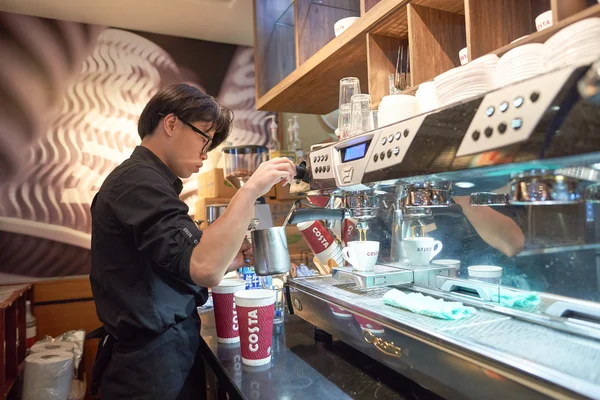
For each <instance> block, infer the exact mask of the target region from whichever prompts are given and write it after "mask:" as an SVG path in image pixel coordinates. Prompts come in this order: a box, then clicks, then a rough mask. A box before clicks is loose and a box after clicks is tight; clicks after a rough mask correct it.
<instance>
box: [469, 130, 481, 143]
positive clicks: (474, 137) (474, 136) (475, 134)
mask: <svg viewBox="0 0 600 400" xmlns="http://www.w3.org/2000/svg"><path fill="white" fill-rule="evenodd" d="M479 136H481V132H479V131H475V132H473V133H472V134H471V137H472V138H473V140H475V141H478V140H479Z"/></svg>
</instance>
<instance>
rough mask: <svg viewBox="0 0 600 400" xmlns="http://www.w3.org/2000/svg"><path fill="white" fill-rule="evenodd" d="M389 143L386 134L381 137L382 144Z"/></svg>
mask: <svg viewBox="0 0 600 400" xmlns="http://www.w3.org/2000/svg"><path fill="white" fill-rule="evenodd" d="M386 143H387V138H386V137H385V136H384V137H383V138H381V145H382V146H383V145H385V144H386Z"/></svg>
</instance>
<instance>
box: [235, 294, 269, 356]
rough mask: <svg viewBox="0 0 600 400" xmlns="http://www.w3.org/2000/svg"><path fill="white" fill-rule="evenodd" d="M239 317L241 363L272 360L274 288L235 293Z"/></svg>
mask: <svg viewBox="0 0 600 400" xmlns="http://www.w3.org/2000/svg"><path fill="white" fill-rule="evenodd" d="M235 304H236V308H237V313H238V318H239V321H240V345H241V351H242V363H243V364H245V365H250V366H257V365H265V364H268V363H270V362H271V345H272V342H273V317H274V314H275V291H273V290H266V289H256V290H247V291H244V292H237V293H236V294H235Z"/></svg>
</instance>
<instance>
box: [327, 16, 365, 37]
mask: <svg viewBox="0 0 600 400" xmlns="http://www.w3.org/2000/svg"><path fill="white" fill-rule="evenodd" d="M358 19H359V17H348V18H343V19H340V20H339V21H337V22H336V23H335V24H334V25H333V30H334V32H335V36H336V37H338V36H339V35H340V34H341V33H342V32H344V31H345V30H346V29H348V28H349V27H350V25H352V24H353V23H355V22H356V21H358Z"/></svg>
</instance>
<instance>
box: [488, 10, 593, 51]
mask: <svg viewBox="0 0 600 400" xmlns="http://www.w3.org/2000/svg"><path fill="white" fill-rule="evenodd" d="M592 17H600V4H595V5H593V6H591V7H588V8H586V9H585V10H583V11H580V12H578V13H577V14H575V15H571V16H570V17H567V18H565V19H563V20H562V21H560V22H558V23H556V24H554V25H552V26H551V27H549V28H546V29H544V30H543V31H540V32H535V33H532V34H531V35H529V36H527V37H526V38H524V39H521V40H519V41H517V42H515V43H510V44H507V45H506V46H502V47H500V48H499V49H496V50H494V51H492V52H490V53H493V54H497V55H498V56H499V57H500V56H502V55H503V54H504V53H506V52H508V51H510V50H512V49H514V48H515V47H519V46H521V45H524V44H527V43H543V42H545V41H546V40H548V39H549V38H550V36H552V35H554V34H555V33H557V32H558V31H560V30H561V29H563V28H564V27H566V26H569V25H571V24H573V23H575V22H577V21H580V20H582V19H586V18H592Z"/></svg>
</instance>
